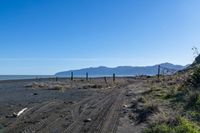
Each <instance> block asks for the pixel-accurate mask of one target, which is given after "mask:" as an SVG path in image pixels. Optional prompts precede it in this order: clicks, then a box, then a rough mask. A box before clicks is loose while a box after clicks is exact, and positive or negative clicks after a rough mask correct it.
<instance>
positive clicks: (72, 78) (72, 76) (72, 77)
mask: <svg viewBox="0 0 200 133" xmlns="http://www.w3.org/2000/svg"><path fill="white" fill-rule="evenodd" d="M73 80H74V73H73V72H71V81H73Z"/></svg>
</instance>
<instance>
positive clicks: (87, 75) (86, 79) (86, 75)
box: [86, 72, 88, 81]
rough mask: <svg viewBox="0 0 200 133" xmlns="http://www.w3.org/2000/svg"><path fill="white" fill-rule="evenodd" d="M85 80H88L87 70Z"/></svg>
mask: <svg viewBox="0 0 200 133" xmlns="http://www.w3.org/2000/svg"><path fill="white" fill-rule="evenodd" d="M86 81H88V72H87V73H86Z"/></svg>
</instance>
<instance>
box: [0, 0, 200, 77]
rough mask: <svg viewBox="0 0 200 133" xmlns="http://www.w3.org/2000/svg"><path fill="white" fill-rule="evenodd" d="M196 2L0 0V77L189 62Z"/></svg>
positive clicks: (197, 19) (199, 18) (196, 31)
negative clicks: (88, 68) (79, 69)
mask: <svg viewBox="0 0 200 133" xmlns="http://www.w3.org/2000/svg"><path fill="white" fill-rule="evenodd" d="M199 35H200V0H0V74H54V73H56V72H59V71H63V70H69V69H77V68H84V67H95V66H108V67H115V66H119V65H120V66H122V65H128V66H141V65H154V64H159V63H163V62H170V63H174V64H181V65H185V64H188V63H191V62H192V61H193V55H192V50H191V48H192V47H193V46H197V47H199V45H200V36H199Z"/></svg>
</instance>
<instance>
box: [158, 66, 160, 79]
mask: <svg viewBox="0 0 200 133" xmlns="http://www.w3.org/2000/svg"><path fill="white" fill-rule="evenodd" d="M158 78H160V65H159V66H158Z"/></svg>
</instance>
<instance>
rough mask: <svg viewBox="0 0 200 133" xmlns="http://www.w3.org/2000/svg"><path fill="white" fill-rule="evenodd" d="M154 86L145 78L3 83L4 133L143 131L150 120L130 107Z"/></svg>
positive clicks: (0, 121)
mask: <svg viewBox="0 0 200 133" xmlns="http://www.w3.org/2000/svg"><path fill="white" fill-rule="evenodd" d="M148 90H149V86H148V84H146V80H144V79H141V78H140V79H136V78H117V79H116V82H115V83H113V82H112V79H108V80H107V83H106V82H105V81H104V79H103V78H96V79H91V80H90V81H85V80H84V79H76V80H75V81H70V80H69V79H59V80H58V81H55V79H51V80H50V79H43V80H40V81H34V80H19V81H1V82H0V132H5V133H33V132H37V133H46V132H50V133H62V132H63V133H134V132H135V133H139V132H142V129H143V128H144V127H146V123H140V124H138V123H137V122H136V121H135V120H134V119H132V118H131V117H130V113H131V112H130V111H131V109H130V105H131V103H132V102H133V101H134V100H136V99H137V98H138V96H140V95H141V94H142V93H144V92H145V91H148ZM24 108H28V109H27V110H26V111H25V112H24V113H23V114H22V115H20V116H19V117H14V116H13V113H14V112H15V113H16V112H19V111H20V110H22V109H24Z"/></svg>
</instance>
